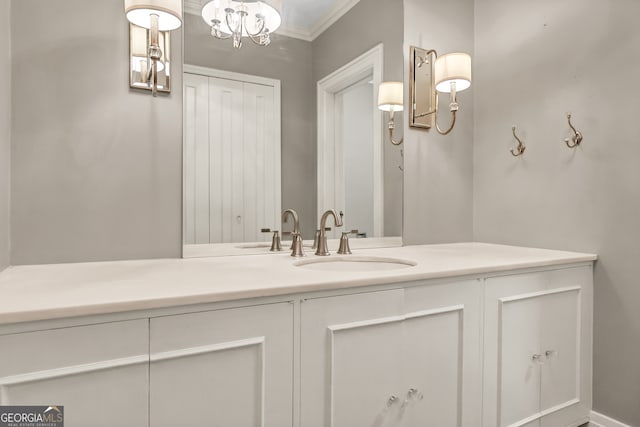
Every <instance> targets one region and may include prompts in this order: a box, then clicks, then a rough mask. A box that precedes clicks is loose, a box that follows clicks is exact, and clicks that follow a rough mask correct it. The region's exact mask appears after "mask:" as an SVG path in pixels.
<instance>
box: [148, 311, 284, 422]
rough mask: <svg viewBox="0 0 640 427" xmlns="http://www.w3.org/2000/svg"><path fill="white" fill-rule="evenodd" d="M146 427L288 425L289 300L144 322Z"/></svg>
mask: <svg viewBox="0 0 640 427" xmlns="http://www.w3.org/2000/svg"><path fill="white" fill-rule="evenodd" d="M150 339H151V344H150V348H151V375H150V376H151V380H150V400H151V401H150V405H151V406H150V414H151V415H150V417H151V420H150V425H151V426H152V427H175V426H180V427H201V426H220V427H287V426H291V425H292V411H293V403H292V402H293V389H292V384H293V304H290V303H279V304H266V305H261V306H253V307H244V308H234V309H228V310H216V311H208V312H202V313H193V314H185V315H178V316H168V317H159V318H153V319H151V338H150Z"/></svg>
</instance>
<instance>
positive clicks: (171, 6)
mask: <svg viewBox="0 0 640 427" xmlns="http://www.w3.org/2000/svg"><path fill="white" fill-rule="evenodd" d="M124 12H125V14H126V16H127V20H128V21H129V22H130V24H129V86H131V87H132V88H136V89H145V90H150V91H151V93H152V94H153V96H157V94H158V92H166V93H169V92H171V72H170V69H171V67H170V62H171V61H170V53H171V50H170V44H171V39H170V33H169V31H172V30H176V29H178V28H180V26H181V25H182V0H124Z"/></svg>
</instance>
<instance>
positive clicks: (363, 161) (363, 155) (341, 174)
mask: <svg viewBox="0 0 640 427" xmlns="http://www.w3.org/2000/svg"><path fill="white" fill-rule="evenodd" d="M370 81H371V77H367V78H366V79H364V80H362V81H360V82H358V83H356V84H354V85H353V86H350V87H348V88H347V89H345V90H343V91H341V92H339V93H337V94H336V97H335V101H336V109H335V114H336V117H335V121H336V188H335V193H336V206H337V207H338V208H339V210H341V211H342V210H344V213H345V216H344V228H343V230H340V231H346V230H358V233H359V234H360V235H365V236H368V237H373V236H374V235H375V233H374V224H373V213H374V206H373V182H374V179H373V152H374V146H373V116H372V115H371V106H372V105H373V87H372V85H371V83H370ZM339 236H340V234H339V232H337V233H335V234H334V237H339Z"/></svg>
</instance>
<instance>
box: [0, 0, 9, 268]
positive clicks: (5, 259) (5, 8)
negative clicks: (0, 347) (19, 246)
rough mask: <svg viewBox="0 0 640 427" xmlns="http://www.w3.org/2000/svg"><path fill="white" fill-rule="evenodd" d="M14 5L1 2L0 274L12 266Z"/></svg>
mask: <svg viewBox="0 0 640 427" xmlns="http://www.w3.org/2000/svg"><path fill="white" fill-rule="evenodd" d="M10 16H11V2H9V1H2V2H0V271H2V270H3V269H4V268H5V267H7V266H8V265H9V174H10V170H11V169H10V162H9V160H10V156H11V23H10Z"/></svg>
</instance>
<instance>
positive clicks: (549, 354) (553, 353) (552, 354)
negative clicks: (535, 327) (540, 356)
mask: <svg viewBox="0 0 640 427" xmlns="http://www.w3.org/2000/svg"><path fill="white" fill-rule="evenodd" d="M544 355H545V356H547V359H551V358H552V357H558V351H557V350H547V351H545V352H544Z"/></svg>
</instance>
